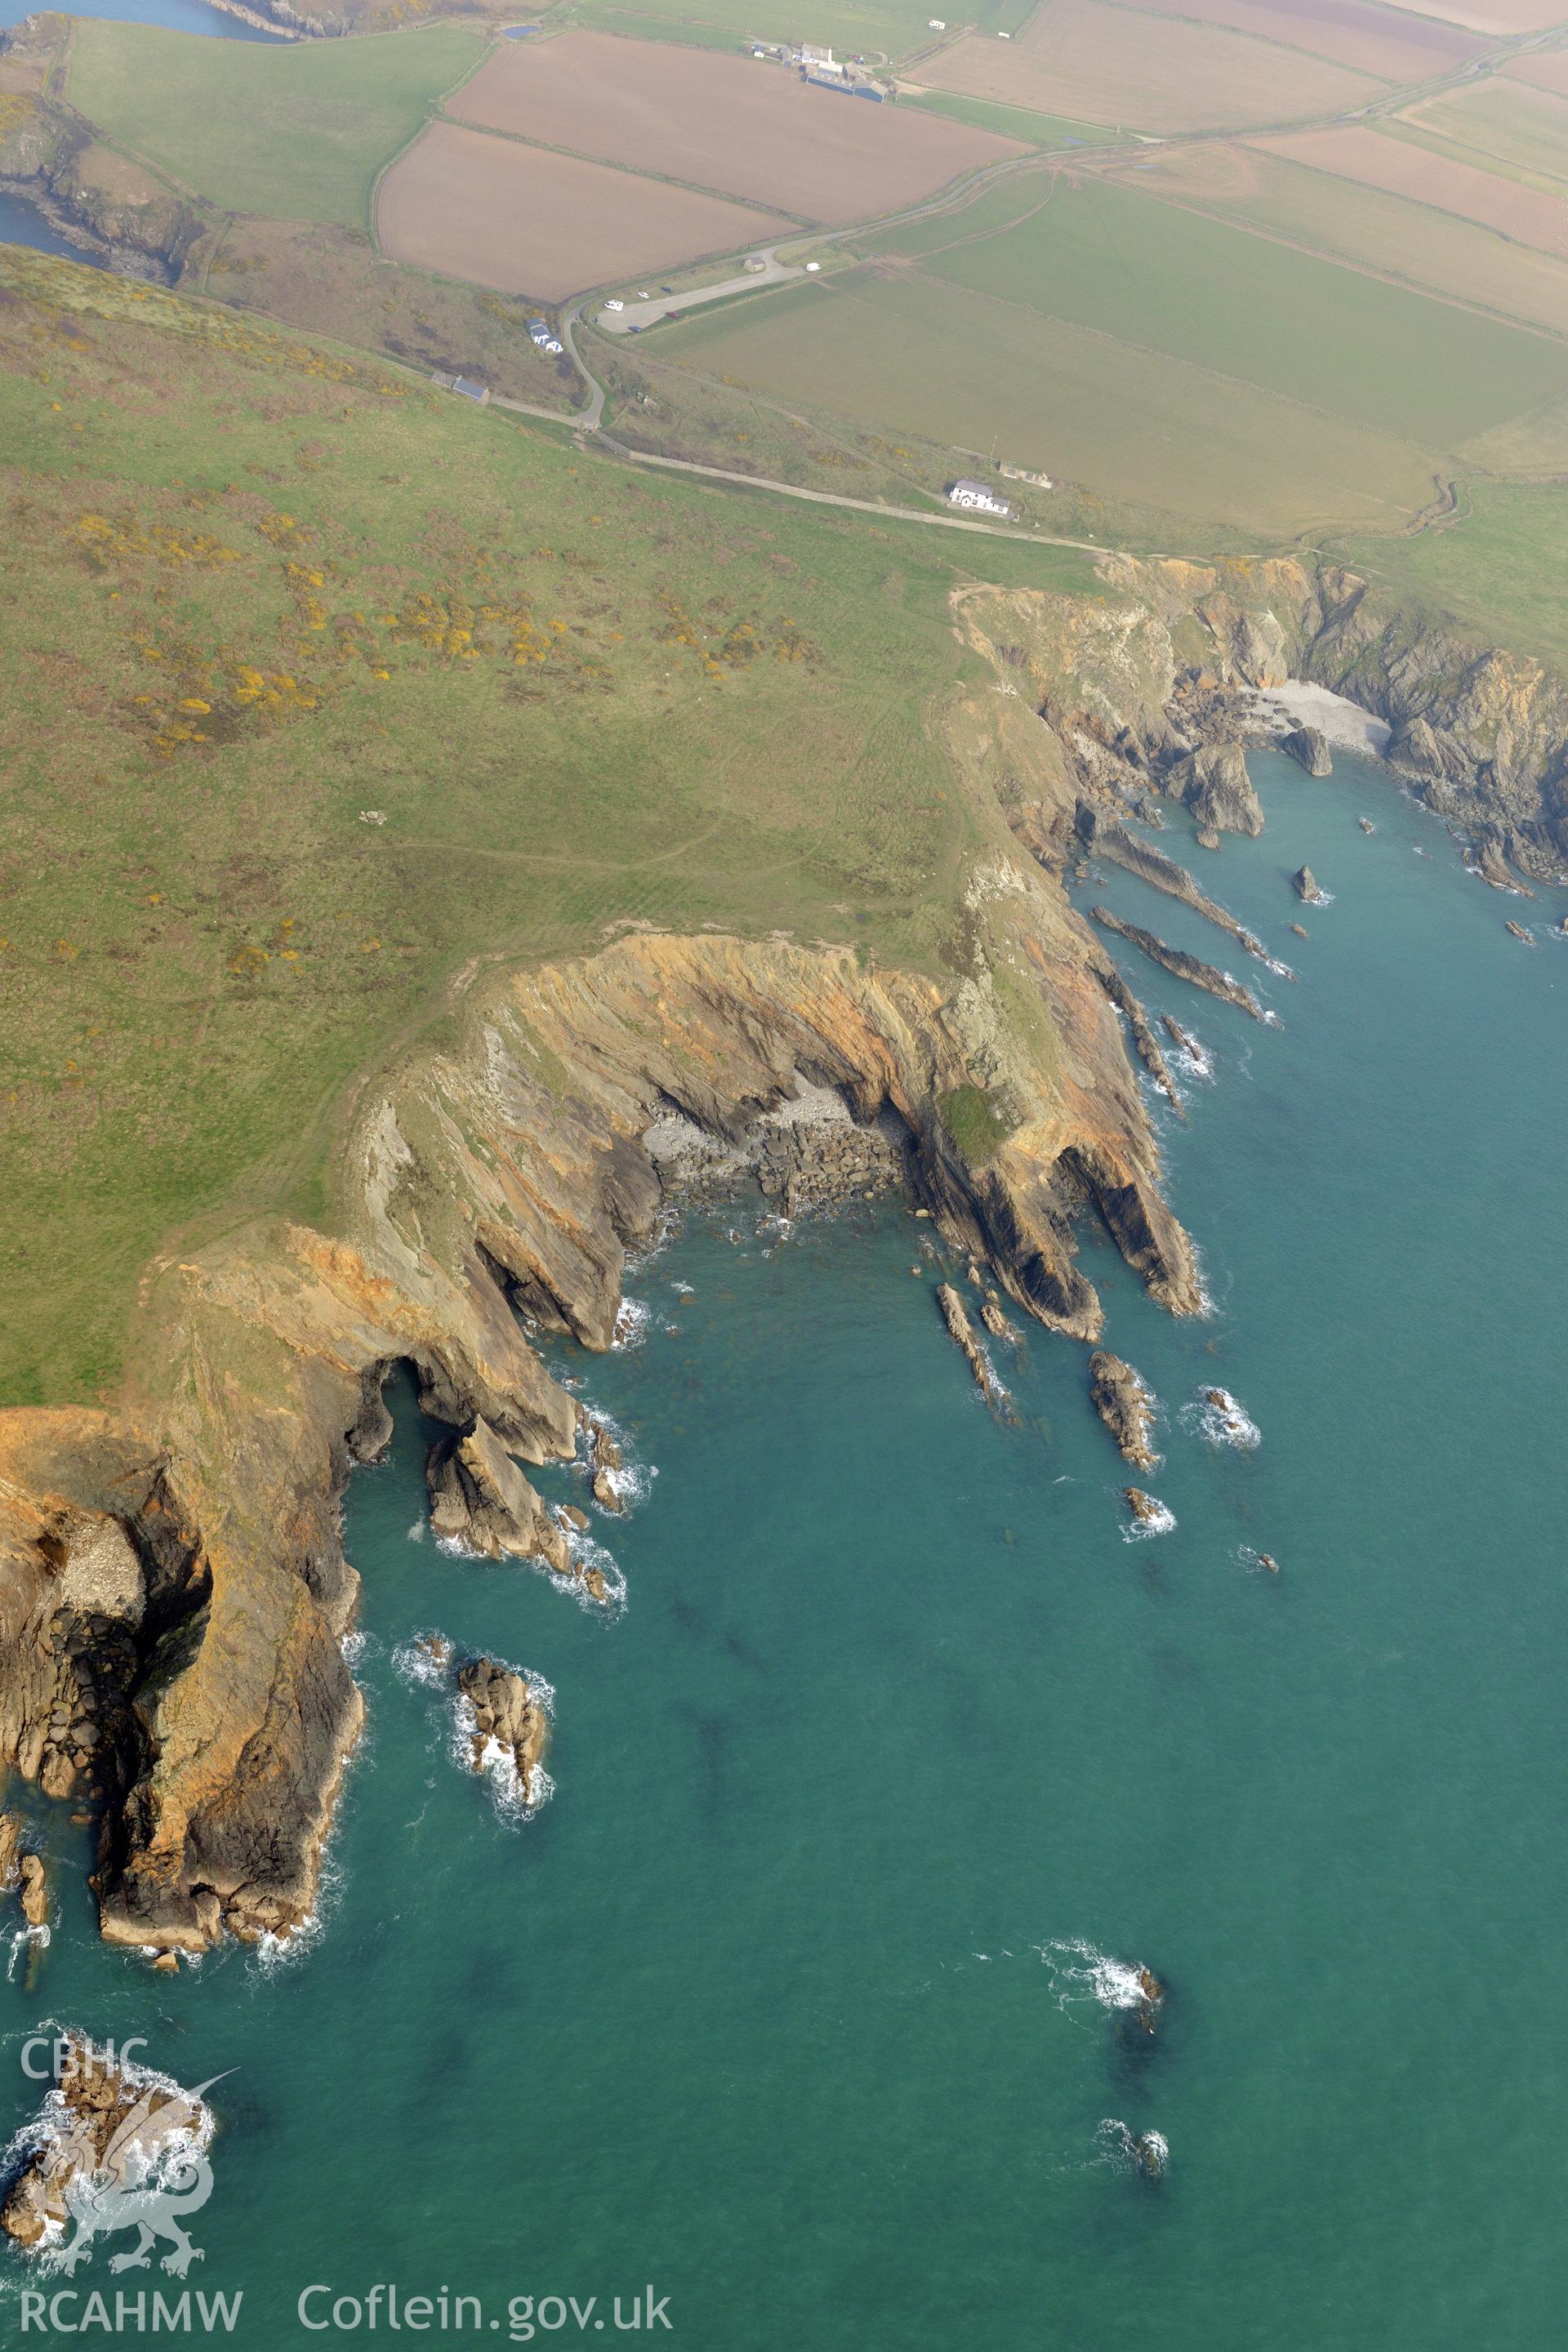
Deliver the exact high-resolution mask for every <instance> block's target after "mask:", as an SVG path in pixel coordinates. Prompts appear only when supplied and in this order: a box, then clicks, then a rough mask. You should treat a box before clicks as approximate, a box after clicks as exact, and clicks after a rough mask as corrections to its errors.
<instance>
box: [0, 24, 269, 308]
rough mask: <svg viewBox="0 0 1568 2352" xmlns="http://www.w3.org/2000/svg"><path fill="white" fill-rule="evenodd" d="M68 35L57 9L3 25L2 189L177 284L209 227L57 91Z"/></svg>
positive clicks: (131, 267) (130, 268)
mask: <svg viewBox="0 0 1568 2352" xmlns="http://www.w3.org/2000/svg"><path fill="white" fill-rule="evenodd" d="M220 5H232V0H220ZM237 13H238V14H241V15H244V14H246V13H247V12H246V10H245V9H244V8H243V7H240V8H239V9H238V10H237ZM254 21H255V22H257V23H258V24H259V23H264V22H265V21H266V19H265V18H262V17H257V18H255V20H254ZM67 43H68V18H66V17H65V16H60V15H58V14H55V13H53V12H46V13H44V14H40V15H38V16H30V17H28V18H26V20H25V21H24V22H23V23H22V24H20V25H17V26H13V27H12V28H11V29H10V30H9V31H7V32H0V187H5V188H7V189H10V190H12V191H14V192H15V193H16V194H22V195H26V197H28V198H29V200H30V201H31V202H32V203H34V204H35V205H37V207H38V209H39V211H40V212H42V213H43V215H44V216H45V218H46V219H47V220H48V221H49V222H51V223H52V224H53V226H55V227H56V228H58V230H59V232H60V234H61V235H62V236H65V237H66V238H68V240H69V242H70V243H71V244H73V245H76V246H78V247H80V248H81V249H82V250H83V251H84V252H87V253H89V254H93V255H96V256H97V257H100V258H101V259H103V260H106V261H108V262H109V263H110V266H111V267H113V268H117V269H119V270H121V272H122V273H124V274H125V275H127V276H132V277H144V278H154V279H158V280H161V281H163V283H165V284H168V285H171V286H172V285H174V283H175V282H176V281H177V280H178V278H180V276H181V274H182V272H183V270H184V266H185V263H186V261H187V260H188V258H189V257H190V255H191V251H192V248H193V247H195V244H196V241H197V240H198V238H200V237H201V236H204V235H205V233H206V226H207V224H206V223H205V220H204V219H203V218H202V216H201V215H200V214H199V213H198V212H196V211H195V209H194V208H193V207H192V206H191V205H187V204H185V203H184V201H183V200H182V199H181V198H180V197H179V196H176V195H175V194H174V193H173V192H172V191H171V190H170V189H168V188H166V187H164V186H163V184H162V183H161V182H160V181H158V180H156V179H155V178H154V177H153V174H152V173H150V172H147V171H144V170H143V169H142V168H141V166H139V165H137V164H134V163H131V162H129V161H128V160H127V159H126V158H125V157H124V156H122V155H121V154H119V153H118V152H116V151H115V150H113V149H112V148H110V147H107V146H105V145H103V144H102V142H100V141H98V140H96V139H95V138H94V137H93V135H92V132H91V131H90V129H89V127H88V125H87V124H86V123H84V122H83V121H82V120H81V118H80V117H79V115H77V114H76V113H75V112H74V111H73V110H72V109H71V108H70V107H68V106H67V105H64V104H62V103H60V102H59V100H58V99H57V98H56V97H55V96H54V95H53V91H54V89H55V88H56V87H57V85H58V74H55V72H54V69H55V68H57V67H58V66H60V65H61V64H62V63H63V60H64V57H65V53H66V47H67ZM51 75H53V76H54V79H51Z"/></svg>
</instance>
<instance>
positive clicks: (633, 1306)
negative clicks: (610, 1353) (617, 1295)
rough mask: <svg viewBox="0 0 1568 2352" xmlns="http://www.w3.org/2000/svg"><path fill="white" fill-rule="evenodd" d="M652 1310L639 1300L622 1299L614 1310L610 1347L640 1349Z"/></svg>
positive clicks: (645, 1335)
mask: <svg viewBox="0 0 1568 2352" xmlns="http://www.w3.org/2000/svg"><path fill="white" fill-rule="evenodd" d="M651 1318H652V1309H651V1308H650V1307H648V1306H647V1304H646V1303H645V1302H644V1301H643V1300H642V1299H640V1298H623V1299H622V1301H621V1303H620V1305H619V1306H618V1307H616V1329H615V1337H614V1338H613V1339H611V1341H610V1345H611V1347H612V1348H614V1349H627V1348H640V1347H641V1346H642V1343H643V1341H644V1340H645V1339H647V1327H648V1324H649V1321H650V1320H651Z"/></svg>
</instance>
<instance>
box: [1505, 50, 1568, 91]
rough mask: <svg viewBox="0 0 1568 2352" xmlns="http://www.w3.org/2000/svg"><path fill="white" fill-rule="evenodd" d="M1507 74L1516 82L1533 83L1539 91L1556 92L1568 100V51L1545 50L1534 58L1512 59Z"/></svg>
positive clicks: (1506, 70)
mask: <svg viewBox="0 0 1568 2352" xmlns="http://www.w3.org/2000/svg"><path fill="white" fill-rule="evenodd" d="M1503 71H1504V73H1505V74H1511V75H1512V76H1513V78H1514V79H1515V80H1516V81H1529V82H1533V83H1534V84H1535V87H1536V89H1550V90H1554V91H1555V92H1556V94H1557V96H1558V97H1559V98H1568V49H1543V50H1542V52H1541V53H1540V55H1539V56H1537V57H1533V58H1510V60H1509V62H1508V64H1507V65H1506V66H1504V68H1503Z"/></svg>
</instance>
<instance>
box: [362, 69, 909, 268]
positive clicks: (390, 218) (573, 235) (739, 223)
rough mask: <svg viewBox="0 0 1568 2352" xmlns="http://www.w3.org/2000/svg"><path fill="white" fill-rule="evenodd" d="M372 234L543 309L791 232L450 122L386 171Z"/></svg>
mask: <svg viewBox="0 0 1568 2352" xmlns="http://www.w3.org/2000/svg"><path fill="white" fill-rule="evenodd" d="M846 103H847V101H846ZM867 111H868V112H869V111H870V110H869V108H868V109H867ZM375 225H376V232H377V235H378V236H380V239H381V243H382V247H383V249H384V251H385V252H387V253H389V254H390V255H391V257H392V258H393V259H394V261H408V262H413V263H414V264H415V265H416V267H417V268H421V269H436V270H439V271H441V272H442V274H443V275H444V276H446V277H447V278H466V279H467V280H468V283H469V284H470V285H473V286H493V287H495V288H497V289H499V290H500V292H501V293H503V294H531V295H534V296H535V297H536V298H537V299H539V300H540V301H543V302H556V301H561V300H563V299H564V297H565V296H567V295H568V294H576V293H580V292H581V291H582V290H583V289H584V287H589V286H603V285H606V284H608V283H609V282H610V281H611V280H613V279H615V278H624V277H628V276H630V275H632V274H633V273H634V272H637V271H639V270H646V269H673V268H675V267H676V266H677V264H678V263H680V262H684V261H695V260H697V259H699V258H700V257H701V256H703V255H705V254H710V253H727V252H728V251H729V250H730V249H731V247H733V246H738V245H747V244H751V243H754V242H755V241H756V240H757V239H758V238H762V237H769V236H778V235H780V233H781V232H782V231H784V229H786V228H787V227H788V223H787V222H785V221H783V220H780V219H778V218H777V217H776V216H775V215H773V214H771V213H763V212H755V211H752V209H751V207H750V206H748V205H732V204H727V203H725V201H724V200H723V199H722V198H721V197H720V196H700V195H696V194H693V193H692V191H691V190H690V189H689V188H671V187H667V186H665V185H664V184H662V183H661V182H659V181H657V180H642V179H635V178H634V177H633V176H632V175H631V174H630V173H626V172H612V171H608V170H606V168H605V165H604V164H603V163H584V162H582V161H580V160H579V158H578V157H576V156H574V155H552V154H550V153H548V152H546V151H545V150H544V149H543V148H542V147H525V146H524V145H523V144H522V143H521V141H520V140H516V139H492V138H489V137H488V136H487V135H486V133H485V132H483V131H467V130H465V129H463V127H462V126H461V125H460V124H458V123H456V122H434V123H432V124H431V126H430V128H429V130H428V131H426V133H425V135H424V137H423V138H422V139H420V140H419V141H418V142H416V144H415V145H414V146H413V147H411V148H410V149H409V151H408V152H407V153H406V154H405V155H404V156H401V157H400V158H399V160H398V161H397V162H396V163H395V164H394V165H393V167H392V169H391V171H390V172H389V173H387V175H386V177H385V179H384V181H383V182H382V184H381V193H380V195H379V197H378V198H377V201H376V208H375Z"/></svg>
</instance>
